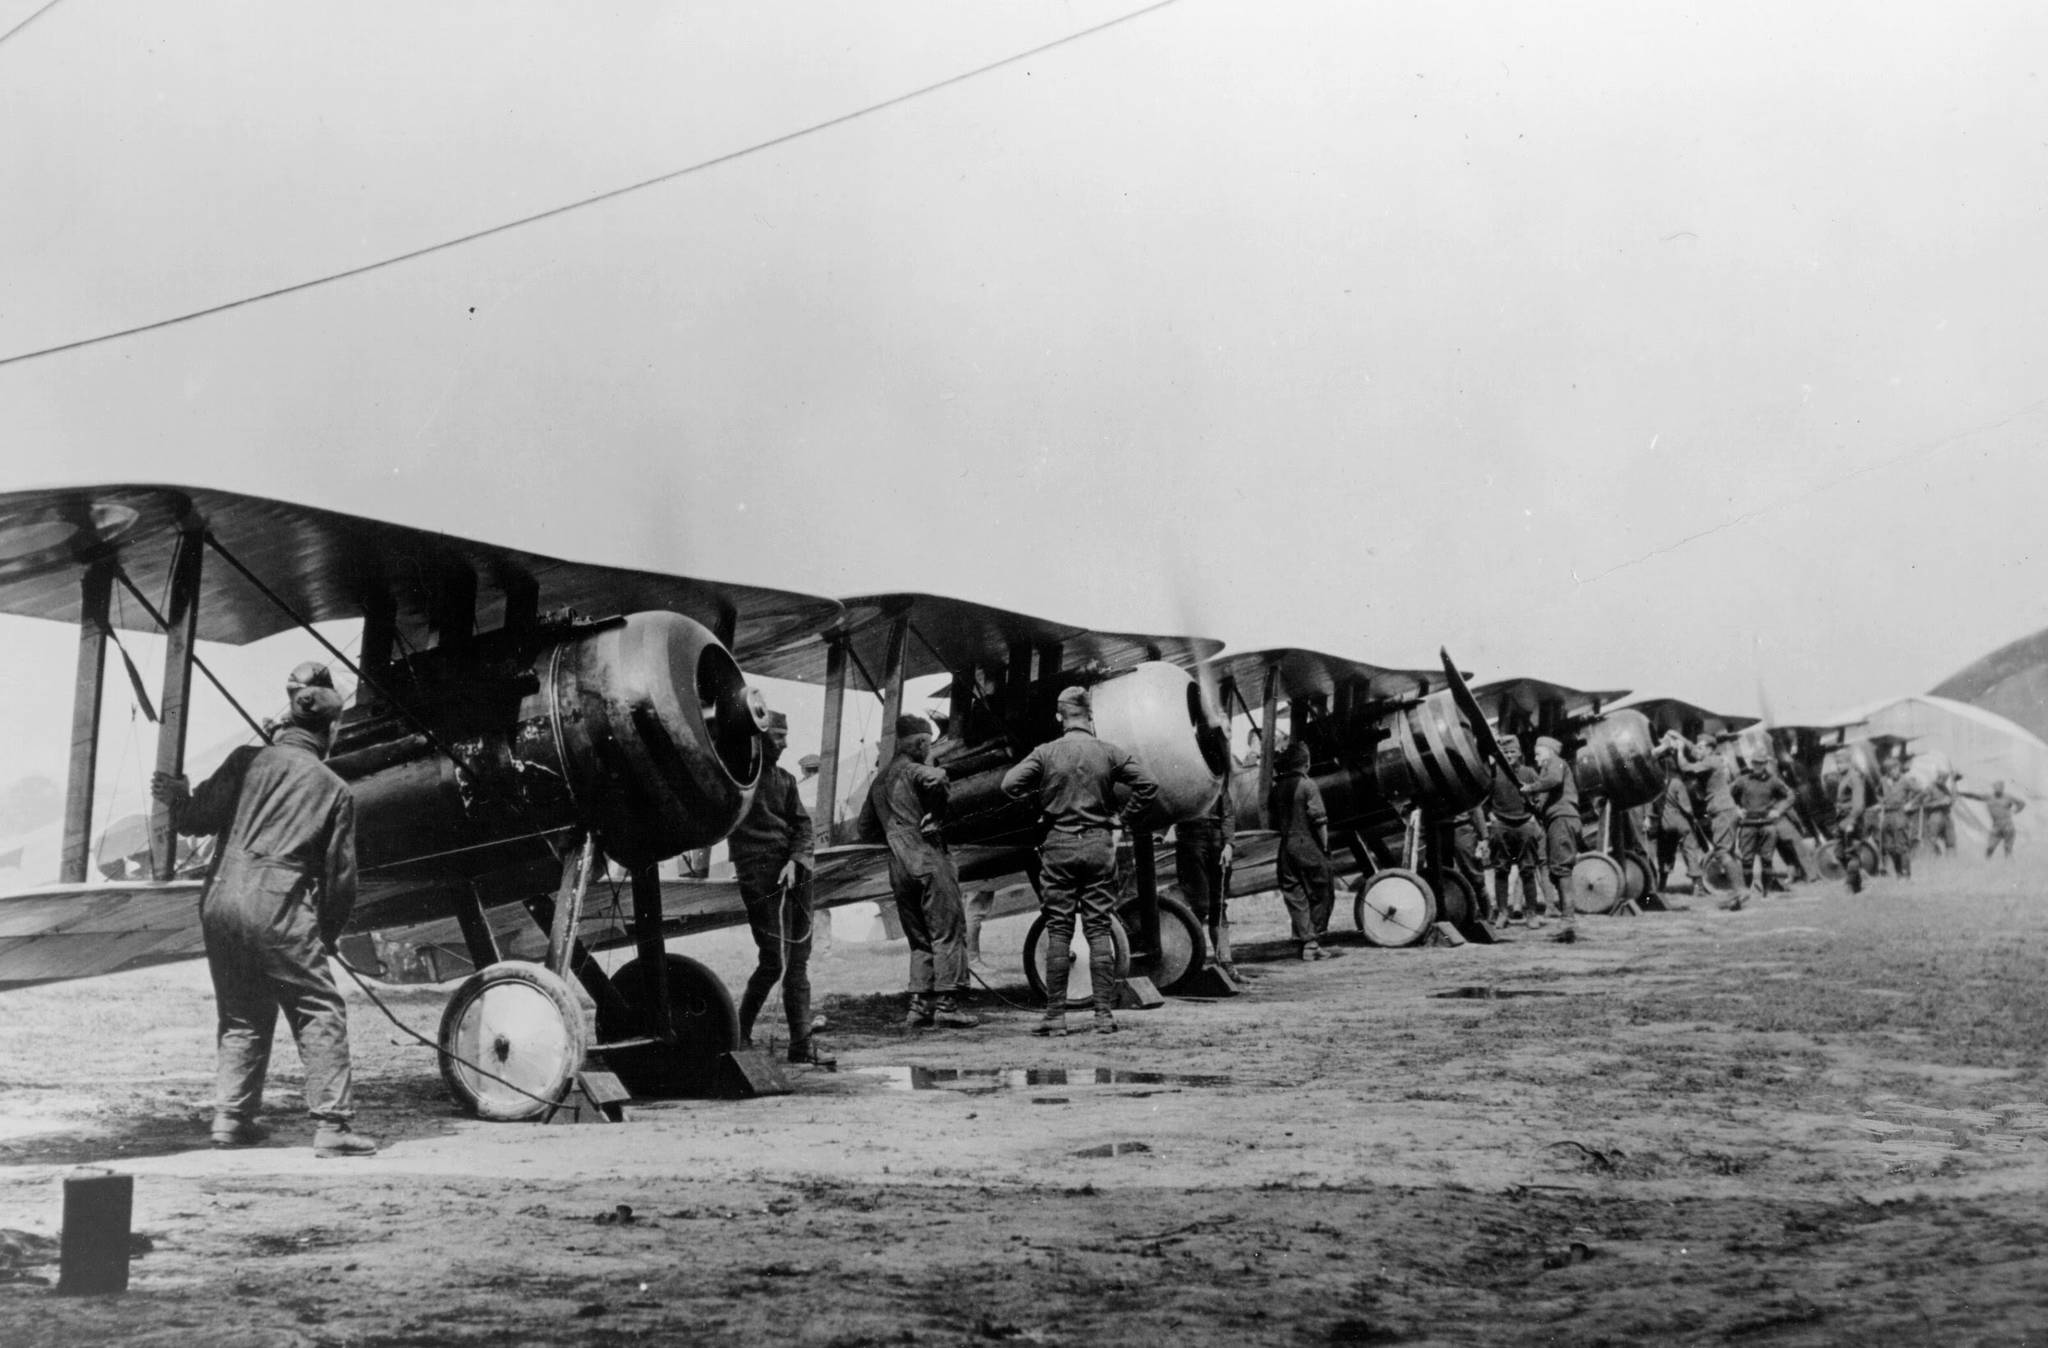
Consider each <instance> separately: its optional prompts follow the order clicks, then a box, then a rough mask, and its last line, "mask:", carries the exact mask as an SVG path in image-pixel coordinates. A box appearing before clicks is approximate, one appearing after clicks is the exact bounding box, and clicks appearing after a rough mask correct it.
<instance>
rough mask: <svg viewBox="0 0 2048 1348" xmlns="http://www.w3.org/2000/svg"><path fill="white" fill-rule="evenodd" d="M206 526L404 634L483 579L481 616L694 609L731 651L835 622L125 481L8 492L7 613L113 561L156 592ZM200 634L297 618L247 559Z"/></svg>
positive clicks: (778, 604) (379, 523)
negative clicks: (527, 609)
mask: <svg viewBox="0 0 2048 1348" xmlns="http://www.w3.org/2000/svg"><path fill="white" fill-rule="evenodd" d="M194 529H204V530H205V531H206V532H208V533H210V534H212V535H213V537H214V538H215V539H216V540H218V542H219V545H220V547H221V549H222V550H223V551H224V552H225V553H226V554H228V555H231V556H233V557H234V558H235V559H236V560H238V561H239V562H240V563H241V564H242V565H243V566H244V567H246V568H248V570H249V571H250V572H252V573H254V574H255V575H256V576H258V577H261V578H262V581H263V584H264V585H266V586H268V587H269V588H270V589H271V590H272V591H274V592H275V593H276V594H277V595H278V596H279V598H281V599H283V600H284V601H285V603H287V604H289V605H290V606H291V607H292V609H293V610H294V612H295V613H296V615H297V616H298V617H299V618H303V619H305V620H306V621H307V622H326V621H329V620H331V619H336V618H353V617H360V616H362V615H363V614H364V612H365V611H366V610H367V609H369V608H371V607H373V606H376V605H380V604H382V605H389V606H390V609H391V611H392V614H393V617H394V618H395V620H396V624H397V627H398V630H399V632H400V633H401V634H407V635H411V634H424V633H425V632H427V631H428V630H430V629H431V628H432V626H433V624H434V619H435V617H436V614H437V612H438V611H439V609H440V607H441V606H442V605H443V604H444V603H445V602H446V600H447V598H448V597H449V596H450V595H452V594H466V593H469V592H473V593H474V596H475V599H474V603H475V607H474V615H475V625H476V628H477V630H479V631H482V630H487V629H488V628H490V627H492V626H494V625H497V624H500V623H503V622H504V621H505V619H506V616H507V612H508V608H510V607H511V606H515V605H520V604H530V605H534V606H537V608H538V610H539V611H542V612H547V611H550V610H556V609H563V608H568V609H574V610H576V611H577V612H579V613H581V614H583V615H584V616H586V617H606V616H609V615H611V614H615V613H627V612H633V611H636V610H643V609H666V610H669V611H672V612H676V613H682V614H685V615H687V616H689V617H691V618H694V619H696V620H697V621H698V622H701V623H703V624H704V625H705V626H707V627H710V628H712V629H713V630H725V629H727V628H728V627H729V628H730V630H731V631H732V632H733V634H734V635H733V640H732V642H731V643H730V644H731V646H732V648H733V652H734V654H735V655H736V656H738V657H739V658H740V659H741V660H742V661H743V662H744V661H745V659H746V657H747V654H748V652H750V651H754V650H764V649H769V648H772V647H775V646H777V645H780V644H782V643H783V642H785V641H787V640H789V639H790V638H791V637H792V636H794V635H795V634H797V633H799V632H803V631H809V630H817V629H820V628H824V627H827V626H830V625H831V624H832V622H833V621H834V620H835V619H837V617H838V615H839V612H840V609H839V605H838V604H837V603H836V602H835V601H833V600H830V599H825V598H821V597H818V596H813V595H803V594H793V593H790V592H787V591H782V590H772V589H764V588H761V587H758V586H751V585H733V584H727V583H724V582H720V581H709V580H698V579H693V578H691V577H687V576H672V575H664V574H662V573H660V572H654V571H637V570H632V569H628V568H624V567H614V566H599V565H594V564H591V563H585V562H571V561H563V560H561V559H559V558H554V557H546V556H542V555H541V554H539V553H533V552H526V551H523V550H521V549H518V548H510V547H503V546H500V545H498V544H493V543H479V542H474V541H471V540H468V539H462V538H456V537H453V536H452V535H448V534H442V533H435V532H433V531H431V530H427V529H417V528H413V527H411V526H410V525H403V524H392V523H388V522H386V521H383V520H373V519H366V518H364V517H362V516H359V515H344V514H341V513H339V512H336V511H332V510H324V509H321V508H319V507H316V506H306V505H297V504H294V503H292V502H288V501H277V500H270V499H267V498H264V497H259V496H244V495H241V494H238V493H235V492H227V491H218V490H215V489H213V488H210V487H174V486H158V485H113V486H103V487H75V488H58V489H53V490H45V491H29V492H6V493H0V613H9V614H16V615H20V616H23V617H30V618H49V619H52V620H54V621H57V622H72V623H75V622H77V621H78V620H79V617H80V613H81V605H82V600H81V592H80V586H79V578H80V576H81V575H82V574H83V572H84V571H85V569H86V568H87V567H88V566H90V565H91V564H92V563H94V562H98V561H112V562H114V563H116V564H117V565H119V566H120V568H121V570H122V571H123V572H124V573H126V575H127V576H128V578H129V579H130V580H131V581H133V582H134V583H135V585H136V586H137V587H138V588H139V589H140V590H141V591H142V592H143V593H144V594H146V595H155V594H161V593H163V591H164V588H165V580H166V578H167V577H168V575H169V573H170V567H171V560H172V557H173V554H174V553H175V552H176V551H177V548H178V546H179V540H180V539H181V537H184V536H186V535H187V534H188V533H189V532H190V531H191V530H194ZM198 607H199V639H200V640H201V641H214V642H221V643H224V644H227V645H236V646H239V645H243V644H246V643H248V642H251V641H258V640H261V639H262V638H264V637H267V636H273V635H275V634H276V633H279V632H282V631H285V630H287V629H289V628H290V627H292V626H293V625H294V621H295V620H294V618H293V617H292V616H290V615H288V614H286V613H285V612H284V610H283V609H282V608H280V607H279V606H278V605H277V604H276V603H275V602H273V601H272V600H271V599H269V598H268V597H267V596H265V595H264V594H263V592H262V590H260V589H259V588H258V587H257V586H256V585H255V584H254V583H253V582H252V581H250V580H249V579H248V578H247V577H246V576H244V575H243V574H242V572H241V571H240V570H238V569H237V568H235V567H234V566H231V565H220V564H218V563H216V564H212V565H208V566H206V567H204V568H203V569H202V572H201V578H200V589H199V604H198ZM110 619H111V621H112V622H113V624H114V625H115V626H117V627H123V628H127V629H130V630H135V631H144V632H153V631H155V630H156V627H155V624H154V623H153V622H152V621H151V620H150V618H149V617H148V616H147V615H146V614H145V613H143V612H142V611H141V610H140V608H139V606H137V605H132V604H130V605H116V606H115V609H114V612H113V613H112V614H111V615H110Z"/></svg>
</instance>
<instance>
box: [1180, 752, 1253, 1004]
mask: <svg viewBox="0 0 2048 1348" xmlns="http://www.w3.org/2000/svg"><path fill="white" fill-rule="evenodd" d="M1236 838H1237V811H1236V809H1235V808H1233V806H1232V804H1231V798H1230V776H1229V774H1227V773H1226V774H1225V775H1224V778H1223V789H1222V790H1221V791H1220V792H1218V793H1217V796H1216V805H1215V808H1213V809H1211V810H1209V811H1208V812H1207V813H1205V814H1203V815H1202V816H1201V817H1200V818H1196V819H1184V820H1182V821H1181V822H1180V823H1178V824H1175V825H1174V826H1173V873H1174V875H1175V876H1176V877H1178V878H1179V880H1180V892H1181V895H1182V897H1184V898H1185V899H1187V901H1188V907H1190V908H1192V909H1194V910H1195V918H1196V920H1198V921H1199V922H1200V923H1201V924H1202V929H1203V930H1204V931H1211V930H1213V931H1214V932H1215V933H1216V949H1215V950H1214V951H1212V952H1211V953H1212V954H1213V956H1214V957H1215V960H1216V963H1217V964H1218V965H1220V966H1222V968H1223V969H1224V971H1225V972H1226V973H1228V972H1234V970H1232V969H1231V966H1230V916H1229V908H1228V906H1227V903H1226V888H1225V886H1226V883H1227V880H1228V877H1229V874H1230V854H1231V850H1232V847H1233V845H1234V843H1235V841H1236Z"/></svg>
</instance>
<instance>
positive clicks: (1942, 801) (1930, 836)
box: [1920, 772, 1956, 856]
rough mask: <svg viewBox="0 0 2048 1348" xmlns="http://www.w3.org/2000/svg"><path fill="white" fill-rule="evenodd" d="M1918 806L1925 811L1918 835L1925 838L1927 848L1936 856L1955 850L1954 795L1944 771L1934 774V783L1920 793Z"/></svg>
mask: <svg viewBox="0 0 2048 1348" xmlns="http://www.w3.org/2000/svg"><path fill="white" fill-rule="evenodd" d="M1920 806H1921V808H1922V809H1923V810H1924V811H1926V813H1925V815H1924V816H1923V817H1922V818H1923V823H1922V827H1921V833H1920V836H1921V837H1923V838H1925V839H1926V840H1927V846H1928V847H1929V849H1930V850H1932V851H1933V853H1934V854H1935V855H1936V856H1941V855H1943V854H1945V853H1949V852H1953V851H1955V850H1956V824H1955V806H1956V797H1955V792H1954V791H1953V790H1952V789H1951V787H1950V784H1949V775H1948V774H1947V773H1946V772H1937V773H1935V774H1934V784H1933V785H1932V786H1930V787H1928V788H1927V790H1926V791H1925V792H1923V793H1922V794H1921V797H1920Z"/></svg>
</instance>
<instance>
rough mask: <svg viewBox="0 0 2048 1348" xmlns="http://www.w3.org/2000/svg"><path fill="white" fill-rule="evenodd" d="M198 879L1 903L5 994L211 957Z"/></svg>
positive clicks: (46, 893)
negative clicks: (37, 985)
mask: <svg viewBox="0 0 2048 1348" xmlns="http://www.w3.org/2000/svg"><path fill="white" fill-rule="evenodd" d="M200 887H201V882H200V881H198V880H172V881H169V882H167V883H163V884H158V883H155V882H151V881H143V882H138V883H132V884H94V885H51V886H48V887H46V888H42V889H36V890H30V891H26V892H23V893H20V894H11V895H8V896H7V897H5V898H0V989H5V988H15V987H25V986H27V985H30V984H34V983H56V982H61V981H64V980H66V979H72V978H92V977H94V976H96V975H99V974H111V973H119V972H121V971H122V970H124V969H137V968H141V967H142V966H144V965H148V964H166V963H169V962H171V961H173V960H184V959H193V958H196V957H197V956H199V955H202V954H204V953H205V943H204V942H203V941H202V940H201V938H200V934H199V890H200Z"/></svg>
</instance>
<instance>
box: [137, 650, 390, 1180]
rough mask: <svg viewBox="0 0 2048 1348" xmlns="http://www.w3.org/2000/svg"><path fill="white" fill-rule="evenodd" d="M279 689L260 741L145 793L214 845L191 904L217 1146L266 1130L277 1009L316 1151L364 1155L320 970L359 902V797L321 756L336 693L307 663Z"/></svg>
mask: <svg viewBox="0 0 2048 1348" xmlns="http://www.w3.org/2000/svg"><path fill="white" fill-rule="evenodd" d="M287 688H288V691H289V693H290V698H291V702H290V709H289V711H288V713H287V720H286V722H285V724H284V725H283V726H282V727H281V728H279V729H278V730H277V731H276V733H275V735H274V737H273V738H272V740H271V742H270V744H269V745H267V746H265V747H262V748H256V747H253V746H250V747H245V748H242V749H237V750H236V751H235V752H234V753H233V754H230V755H229V756H228V760H227V762H225V763H223V764H222V765H221V768H220V770H219V771H218V772H216V773H214V774H213V776H211V777H209V778H207V779H206V781H204V782H202V783H200V785H199V787H198V789H197V790H194V789H192V788H191V787H190V786H189V785H187V783H186V781H185V779H184V778H183V777H174V776H170V775H167V774H164V773H158V774H156V776H155V777H153V778H152V779H151V781H150V789H151V791H152V793H153V794H154V795H155V796H156V797H157V799H159V800H161V801H163V802H165V803H166V804H167V805H168V806H169V807H170V815H171V824H172V826H173V827H174V828H175V829H176V830H177V831H178V832H179V833H184V834H212V835H218V837H219V839H220V844H219V848H218V851H217V852H216V854H215V857H214V864H213V871H212V874H211V875H209V876H208V877H207V881H206V888H205V890H204V891H203V892H202V894H201V895H200V899H199V922H200V927H201V930H202V931H203V932H204V934H205V938H206V962H207V967H208V969H209V971H210V972H211V973H212V975H213V994H214V1000H215V1003H216V1005H217V1006H218V1008H219V1013H220V1020H219V1026H218V1032H217V1041H216V1042H217V1052H216V1058H217V1071H216V1080H215V1096H214V1116H213V1129H212V1132H213V1145H214V1146H216V1147H247V1146H253V1145H255V1144H256V1143H258V1142H261V1141H262V1140H263V1139H264V1138H265V1137H266V1136H267V1135H268V1130H267V1129H265V1128H264V1127H263V1126H262V1125H261V1124H260V1123H258V1122H257V1116H258V1115H259V1114H260V1113H261V1112H262V1108H263V1081H264V1077H265V1076H266V1075H267V1074H268V1072H269V1069H270V1045H271V1038H272V1036H273V1035H274V1034H275V1033H276V1030H277V1014H278V1012H279V1011H280V1010H282V1011H283V1012H284V1016H285V1021H286V1023H287V1024H288V1025H290V1026H291V1031H292V1037H293V1039H294V1040H296V1041H297V1043H298V1046H299V1060H300V1062H301V1063H303V1064H304V1066H305V1070H306V1110H307V1112H308V1113H309V1114H311V1115H312V1116H313V1120H314V1123H315V1129H314V1133H313V1153H314V1155H316V1156H366V1155H368V1154H370V1153H371V1152H374V1151H376V1150H377V1144H376V1142H375V1141H373V1140H372V1139H370V1138H368V1137H365V1136H364V1135H363V1134H361V1133H358V1132H355V1131H354V1130H353V1129H352V1128H351V1127H350V1120H351V1119H352V1118H353V1117H354V1114H355V1098H354V1096H355V1092H354V1083H353V1079H352V1076H351V1073H350V1067H349V1052H348V1007H347V1005H346V1003H344V1002H343V1001H342V998H341V993H340V992H339V991H338V990H337V989H336V988H335V986H334V977H333V975H332V974H331V973H330V972H329V971H328V967H327V960H328V956H329V955H330V954H331V953H332V952H333V950H334V943H335V941H337V940H338V939H340V937H341V933H342V929H343V928H344V927H346V926H347V925H348V918H349V913H350V911H351V910H352V909H353V908H354V907H355V901H356V815H355V798H354V797H353V796H351V795H350V794H349V789H348V785H347V784H346V783H345V782H343V781H342V780H341V778H339V777H337V776H335V774H334V773H333V771H332V770H331V769H329V768H328V767H327V765H326V764H325V763H324V762H322V761H321V760H323V759H324V758H326V756H327V750H328V747H329V745H330V743H331V742H332V739H333V728H334V722H335V718H336V717H338V716H339V715H340V714H341V696H340V694H338V693H336V692H335V691H334V687H333V681H332V680H331V679H330V678H329V677H328V674H327V670H326V668H325V667H324V666H320V665H316V664H310V663H309V664H306V665H301V666H299V668H297V669H295V670H293V671H292V678H291V680H290V682H289V683H288V684H287Z"/></svg>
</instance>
